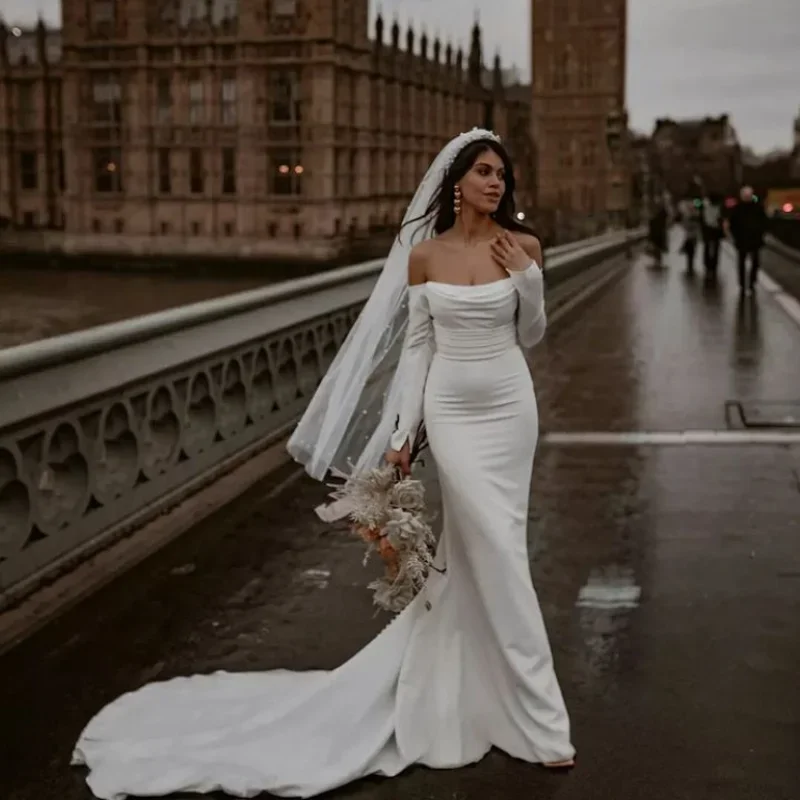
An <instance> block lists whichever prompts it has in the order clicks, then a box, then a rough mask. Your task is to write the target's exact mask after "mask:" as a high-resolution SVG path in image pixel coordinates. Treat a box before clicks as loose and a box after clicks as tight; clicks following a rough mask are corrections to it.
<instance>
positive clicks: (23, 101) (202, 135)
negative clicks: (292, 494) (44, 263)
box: [0, 0, 533, 259]
mask: <svg viewBox="0 0 800 800" xmlns="http://www.w3.org/2000/svg"><path fill="white" fill-rule="evenodd" d="M367 15H368V0H158V1H156V0H63V3H62V19H63V29H62V30H61V31H50V30H46V29H45V28H44V26H42V25H40V26H39V27H38V28H36V29H34V30H19V29H8V28H6V27H1V28H0V218H2V219H4V220H5V221H6V223H7V224H10V225H12V226H14V227H17V228H19V227H25V228H49V229H56V230H58V229H63V231H64V233H63V234H62V238H63V240H64V242H65V243H66V244H65V247H67V248H71V249H73V250H76V249H77V250H80V249H81V248H92V247H101V248H103V249H104V250H106V251H108V250H109V248H110V249H111V250H119V251H126V250H127V251H131V252H135V253H141V254H146V253H161V254H165V253H166V254H168V253H185V252H186V251H187V248H189V250H190V251H191V250H192V248H195V249H197V250H198V251H199V252H204V253H209V252H218V253H221V254H228V253H240V254H250V255H254V256H258V255H264V256H269V257H283V256H285V257H297V256H299V257H301V258H312V259H326V258H329V257H331V256H333V255H335V254H336V253H338V252H341V251H342V249H343V248H346V247H347V246H348V243H350V242H352V241H353V240H354V239H355V240H357V239H359V238H366V239H369V237H370V236H373V235H375V234H376V233H380V232H381V231H385V230H393V229H395V228H396V226H397V224H398V222H399V220H400V219H401V217H402V214H403V211H404V209H405V207H406V205H407V204H408V201H409V200H410V198H411V195H412V193H413V191H414V189H415V188H416V185H417V183H418V181H419V179H420V178H421V176H422V174H423V172H424V170H425V169H426V168H427V166H428V164H429V163H430V161H431V159H432V157H433V156H434V155H435V154H436V153H437V152H438V151H439V149H440V148H441V146H442V145H443V144H444V143H445V142H446V141H447V140H448V139H449V138H450V137H451V136H453V135H454V134H456V133H458V132H460V131H463V130H467V129H470V128H472V127H473V126H476V125H489V126H492V127H494V129H495V130H497V131H498V132H499V133H500V135H501V136H504V135H506V134H508V133H511V134H512V137H511V140H509V141H508V144H509V147H510V149H511V151H512V152H515V151H518V152H519V154H520V159H519V162H518V164H517V166H518V171H519V178H520V180H521V184H522V185H521V201H522V205H523V207H524V208H526V209H529V208H530V206H531V202H532V198H531V197H529V196H528V195H526V184H527V186H528V187H530V186H532V170H533V164H532V149H531V147H530V143H529V142H530V127H529V116H530V103H529V98H527V101H523V100H521V98H520V93H519V91H518V89H517V90H514V89H513V88H512V87H506V86H505V83H504V81H503V79H502V75H503V73H502V70H501V66H500V63H499V60H497V61H496V63H495V65H494V69H493V70H487V69H486V68H485V67H484V60H483V53H482V47H481V32H480V30H479V28H478V27H477V26H476V27H475V28H474V30H473V32H472V41H471V44H470V48H469V51H468V53H467V54H466V56H465V55H464V53H462V51H461V50H460V49H458V50H454V49H453V48H452V46H451V45H450V44H447V45H443V44H442V42H440V41H439V39H435V40H433V41H431V40H429V38H428V37H427V35H425V34H424V33H423V34H422V35H421V36H420V37H417V36H416V35H415V32H414V31H413V30H412V29H408V30H407V31H405V32H401V30H400V29H399V27H398V25H397V23H396V22H395V23H394V24H393V25H391V27H390V28H389V29H388V30H385V25H384V21H383V19H382V18H381V17H380V16H379V17H378V19H377V20H376V23H375V27H374V32H373V35H372V36H370V35H369V33H370V32H369V30H368V19H367ZM507 93H508V94H509V95H510V96H509V97H508V98H507V97H506V95H507Z"/></svg>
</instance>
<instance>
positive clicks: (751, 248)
mask: <svg viewBox="0 0 800 800" xmlns="http://www.w3.org/2000/svg"><path fill="white" fill-rule="evenodd" d="M728 230H729V232H730V235H731V238H732V239H733V243H734V245H736V251H737V253H738V255H739V259H738V261H739V264H738V266H739V291H740V292H741V293H742V294H748V295H750V294H752V293H753V291H754V290H755V288H756V281H757V280H758V270H759V268H760V266H761V248H762V247H763V246H764V237H765V236H766V234H767V214H766V212H765V211H764V206H763V205H762V204H761V203H760V202H759V200H758V198H757V197H756V196H755V194H754V193H753V187H752V186H743V187H742V189H741V191H740V193H739V202H738V203H737V204H736V205H735V206H734V207H733V208H732V209H731V213H730V218H729V221H728ZM748 257H749V259H750V274H749V275H748V274H747V259H748Z"/></svg>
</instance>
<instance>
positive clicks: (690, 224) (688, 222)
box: [681, 203, 700, 275]
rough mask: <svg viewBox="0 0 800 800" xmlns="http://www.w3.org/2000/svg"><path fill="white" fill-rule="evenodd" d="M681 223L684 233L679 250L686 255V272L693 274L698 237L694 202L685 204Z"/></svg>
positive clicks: (696, 211) (696, 210) (697, 217)
mask: <svg viewBox="0 0 800 800" xmlns="http://www.w3.org/2000/svg"><path fill="white" fill-rule="evenodd" d="M681 225H682V227H683V234H684V240H683V246H682V247H681V252H682V253H683V254H684V255H685V256H686V274H687V275H694V256H695V253H696V252H697V242H698V240H699V239H700V213H699V211H698V209H697V207H696V206H695V205H694V204H691V205H690V204H689V203H687V204H686V209H685V211H684V212H683V216H682V218H681Z"/></svg>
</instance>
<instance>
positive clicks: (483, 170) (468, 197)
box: [458, 149, 506, 214]
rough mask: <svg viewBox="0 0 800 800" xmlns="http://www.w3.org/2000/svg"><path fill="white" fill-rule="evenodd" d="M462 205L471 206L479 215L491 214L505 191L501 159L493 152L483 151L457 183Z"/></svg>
mask: <svg viewBox="0 0 800 800" xmlns="http://www.w3.org/2000/svg"><path fill="white" fill-rule="evenodd" d="M458 186H460V187H461V203H462V205H468V206H472V207H473V208H474V209H475V210H476V211H478V212H479V213H481V214H493V213H494V212H495V211H497V208H498V207H499V205H500V200H501V199H502V197H503V195H504V194H505V191H506V176H505V167H504V166H503V159H502V158H500V156H499V155H497V153H495V152H494V150H491V149H487V150H484V151H483V152H482V153H481V154H480V155H479V156H478V157H477V158H476V159H475V162H474V163H473V165H472V166H471V167H470V168H469V170H468V171H467V173H466V175H464V177H463V178H461V180H460V181H458Z"/></svg>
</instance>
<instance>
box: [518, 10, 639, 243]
mask: <svg viewBox="0 0 800 800" xmlns="http://www.w3.org/2000/svg"><path fill="white" fill-rule="evenodd" d="M531 12H532V25H531V33H532V44H531V58H532V77H533V88H532V99H533V141H534V142H535V143H536V148H537V152H538V158H537V169H536V176H537V204H538V206H539V208H540V210H541V213H542V215H543V217H544V216H545V215H547V216H548V226H549V227H550V229H551V230H552V231H553V235H554V236H555V237H556V238H559V239H564V238H580V236H582V235H590V234H592V233H594V232H597V231H600V230H603V229H605V228H606V227H608V226H609V225H611V226H623V225H625V224H626V222H627V218H628V212H629V205H630V179H629V176H628V165H629V159H628V154H627V147H628V141H627V140H628V137H627V131H628V125H627V113H626V110H625V62H626V35H627V2H626V0H605V2H602V3H601V2H599V1H598V0H569V2H567V0H531Z"/></svg>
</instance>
